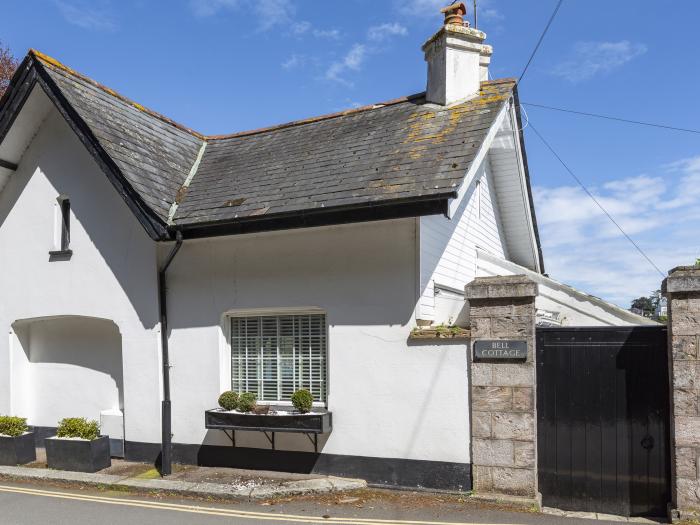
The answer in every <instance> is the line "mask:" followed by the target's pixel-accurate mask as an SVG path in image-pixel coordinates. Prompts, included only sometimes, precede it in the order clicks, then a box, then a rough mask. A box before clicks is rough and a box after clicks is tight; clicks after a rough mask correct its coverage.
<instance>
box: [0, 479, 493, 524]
mask: <svg viewBox="0 0 700 525" xmlns="http://www.w3.org/2000/svg"><path fill="white" fill-rule="evenodd" d="M0 492H8V493H16V494H24V495H28V496H41V497H49V498H57V499H70V500H76V501H85V502H91V503H104V504H108V505H122V506H127V507H139V508H146V509H152V510H171V511H175V512H188V513H192V514H205V515H210V516H224V517H235V518H245V519H251V520H261V521H274V520H277V521H289V522H301V523H333V524H336V525H338V524H347V525H352V524H362V525H471V524H467V523H456V522H446V521H411V520H408V521H407V520H383V519H368V518H332V517H331V518H319V517H314V516H301V515H294V514H274V513H263V512H250V511H243V510H233V509H224V508H216V507H199V506H196V505H182V504H178V503H162V502H157V501H144V500H136V499H125V498H112V497H105V496H91V495H87V494H75V493H69V492H59V491H50V490H40V489H31V488H23V487H12V486H5V485H0ZM479 525H496V524H479Z"/></svg>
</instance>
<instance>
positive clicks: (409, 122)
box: [0, 51, 515, 230]
mask: <svg viewBox="0 0 700 525" xmlns="http://www.w3.org/2000/svg"><path fill="white" fill-rule="evenodd" d="M28 58H29V59H31V60H32V61H33V64H34V65H36V66H37V67H39V68H41V69H42V70H43V72H44V73H45V74H44V75H43V78H46V77H48V79H50V82H49V83H51V82H52V83H53V84H54V86H55V88H56V89H57V90H58V91H59V92H60V95H61V96H62V97H65V100H66V101H67V102H68V104H69V105H70V106H71V107H72V108H73V109H74V110H75V112H76V113H77V115H78V116H79V117H80V119H82V121H84V123H85V124H86V125H87V127H88V128H89V130H90V131H91V132H92V134H93V135H94V137H95V139H96V140H97V141H98V142H99V145H100V146H101V148H102V149H103V150H104V152H106V154H107V155H108V156H109V157H110V159H111V160H112V161H113V162H114V164H115V165H116V166H117V168H118V170H119V171H120V172H121V174H122V175H123V177H124V179H125V180H126V181H127V182H128V184H129V185H131V187H132V188H133V190H135V192H136V193H137V194H138V196H140V198H141V199H142V200H143V202H144V203H145V204H146V206H147V207H149V208H150V209H151V210H152V211H153V213H154V214H155V215H156V216H157V217H158V218H159V219H160V220H161V221H162V222H163V227H164V228H168V229H171V230H172V229H178V228H186V227H190V226H193V225H212V224H220V223H235V222H236V221H244V220H245V219H251V218H271V219H274V218H275V217H277V216H289V215H290V214H291V215H294V214H305V213H308V212H312V211H319V210H334V209H350V208H360V207H365V208H366V207H371V206H378V205H386V204H391V203H404V202H414V201H427V200H433V201H435V200H438V199H444V200H445V202H446V200H447V199H449V198H452V197H454V196H455V194H456V191H457V189H458V187H459V185H460V184H461V182H462V180H463V178H464V175H465V174H466V172H467V169H468V167H469V165H470V163H471V162H472V160H473V159H474V156H475V155H476V153H477V151H478V149H479V146H480V145H481V143H482V142H483V140H484V138H485V137H486V134H487V133H488V130H489V129H490V127H491V125H492V124H493V122H494V120H495V118H496V116H497V114H498V113H499V111H500V109H501V108H502V106H503V104H504V103H505V102H506V101H507V100H508V99H509V98H510V96H511V95H512V94H513V91H514V87H515V81H514V80H510V79H508V80H501V81H491V82H484V83H482V87H481V92H480V94H479V96H478V97H476V98H474V99H472V100H470V101H468V102H465V103H463V104H459V105H455V106H452V107H449V108H445V107H441V106H436V105H432V104H426V102H425V98H424V95H423V94H420V95H414V96H412V97H407V98H404V99H399V100H394V101H389V102H386V103H382V104H376V105H374V106H368V107H365V108H359V109H355V110H350V111H347V112H343V113H338V114H334V115H327V116H323V117H317V118H313V119H308V120H304V121H298V122H293V123H289V124H285V125H281V126H275V127H271V128H266V129H262V130H256V131H250V132H243V133H237V134H233V135H229V136H205V135H202V134H200V133H197V132H195V131H193V130H190V129H188V128H186V127H184V126H181V125H179V124H177V123H175V122H173V121H171V120H170V119H168V118H167V117H164V116H162V115H159V114H157V113H155V112H153V111H150V110H148V109H146V108H144V107H142V106H140V105H139V104H137V103H135V102H133V101H131V100H129V99H126V98H125V97H122V96H121V95H119V94H117V93H115V92H114V91H112V90H110V89H109V88H107V87H104V86H102V85H100V84H98V83H96V82H95V81H93V80H91V79H89V78H87V77H84V76H82V75H80V74H79V73H77V72H75V71H73V70H71V69H69V68H68V67H66V66H64V65H62V64H60V63H59V62H57V61H55V60H54V59H52V58H50V57H47V56H46V55H43V54H41V53H39V52H36V51H32V52H30V56H29V57H28ZM54 86H50V87H52V89H53V87H54ZM3 109H4V108H2V107H0V113H1V112H2V110H3ZM432 213H435V212H434V211H433V212H432Z"/></svg>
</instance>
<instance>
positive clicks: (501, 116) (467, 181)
mask: <svg viewBox="0 0 700 525" xmlns="http://www.w3.org/2000/svg"><path fill="white" fill-rule="evenodd" d="M509 106H510V102H508V103H506V104H504V105H503V107H502V108H501V111H499V113H498V115H497V116H496V119H495V120H494V121H493V124H491V129H489V132H488V133H487V134H486V137H484V141H483V142H482V143H481V146H480V147H479V151H477V153H476V156H475V157H474V160H472V163H471V164H470V166H469V169H468V170H467V173H466V175H465V176H464V180H463V181H462V185H461V186H460V187H459V190H457V197H456V198H455V199H452V201H450V205H449V208H448V210H447V217H448V218H450V219H451V218H452V217H454V214H455V213H456V212H457V210H458V209H459V205H460V204H461V202H462V199H464V196H465V195H466V194H467V190H468V189H469V187H470V186H471V184H472V182H473V181H474V177H475V176H476V173H477V172H478V171H479V168H481V165H482V164H483V162H484V159H486V155H487V154H488V152H489V149H491V144H493V141H494V139H495V138H496V135H498V131H499V130H500V129H501V126H502V125H503V121H504V120H505V118H506V114H507V113H508V107H509Z"/></svg>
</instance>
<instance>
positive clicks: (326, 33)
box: [313, 29, 340, 40]
mask: <svg viewBox="0 0 700 525" xmlns="http://www.w3.org/2000/svg"><path fill="white" fill-rule="evenodd" d="M313 35H314V36H315V37H316V38H329V39H331V40H338V39H339V38H340V31H339V30H338V29H314V30H313Z"/></svg>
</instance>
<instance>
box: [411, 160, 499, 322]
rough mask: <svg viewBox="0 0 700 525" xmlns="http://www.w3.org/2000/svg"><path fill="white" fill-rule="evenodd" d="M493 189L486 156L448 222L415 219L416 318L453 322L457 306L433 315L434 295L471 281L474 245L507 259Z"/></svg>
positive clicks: (457, 312) (473, 273) (444, 307)
mask: <svg viewBox="0 0 700 525" xmlns="http://www.w3.org/2000/svg"><path fill="white" fill-rule="evenodd" d="M493 187H494V180H493V173H492V170H491V165H490V162H489V157H488V156H487V157H485V158H484V161H483V162H482V163H481V165H480V166H479V167H478V169H476V171H475V174H474V176H473V177H472V179H471V182H470V184H469V186H468V187H467V188H466V192H465V193H464V194H463V197H462V200H461V203H460V205H459V207H458V208H457V209H456V211H455V213H454V214H453V216H452V218H451V219H446V218H445V217H443V216H438V215H433V216H428V217H421V218H420V219H419V220H420V254H421V260H420V283H421V284H420V287H421V299H420V313H419V315H418V317H419V318H420V319H430V320H434V321H436V322H438V323H442V322H445V323H447V322H449V320H450V319H449V318H450V317H452V320H453V321H456V320H457V317H458V315H459V312H460V311H461V310H462V308H463V306H464V304H463V302H462V303H461V304H460V303H459V302H457V301H452V303H454V308H450V307H449V306H447V305H444V306H443V307H442V308H438V310H439V311H436V292H437V294H439V293H440V292H439V288H441V287H443V288H446V289H447V290H450V289H452V290H459V291H461V290H463V289H464V286H465V285H466V284H467V283H468V282H470V281H471V280H472V279H474V277H475V276H476V248H477V247H480V248H481V249H483V250H486V251H488V252H490V253H493V254H494V255H496V256H498V257H502V258H505V257H507V256H508V254H507V252H506V251H505V241H504V239H503V235H502V227H501V224H500V218H499V214H498V211H497V206H496V203H495V200H494V195H493V194H494V191H493ZM436 289H437V290H436ZM447 295H449V294H447ZM438 301H439V300H438ZM444 301H450V299H447V298H445V299H444Z"/></svg>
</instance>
